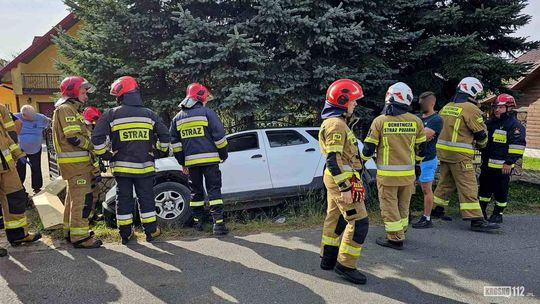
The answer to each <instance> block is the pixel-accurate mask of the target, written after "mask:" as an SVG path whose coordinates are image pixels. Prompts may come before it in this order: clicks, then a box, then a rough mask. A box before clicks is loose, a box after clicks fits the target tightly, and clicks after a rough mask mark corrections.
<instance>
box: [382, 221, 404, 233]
mask: <svg viewBox="0 0 540 304" xmlns="http://www.w3.org/2000/svg"><path fill="white" fill-rule="evenodd" d="M384 230H386V231H387V232H397V231H401V230H403V225H402V224H401V220H399V221H396V222H384Z"/></svg>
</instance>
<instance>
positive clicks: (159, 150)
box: [92, 76, 169, 245]
mask: <svg viewBox="0 0 540 304" xmlns="http://www.w3.org/2000/svg"><path fill="white" fill-rule="evenodd" d="M111 95H114V96H116V100H117V103H118V106H117V107H115V108H113V109H111V110H109V111H107V112H105V113H104V114H103V116H102V117H101V118H100V119H99V120H98V122H97V124H96V127H95V128H94V132H93V133H92V143H93V144H94V148H95V151H96V154H97V155H98V156H99V157H100V158H101V159H103V160H108V161H110V163H109V165H110V167H111V170H112V173H113V175H114V178H115V179H116V184H117V186H116V189H117V201H118V203H117V205H116V220H117V223H118V228H119V231H120V237H121V239H122V244H124V245H126V244H127V243H128V242H129V240H130V239H131V238H132V237H133V211H134V206H135V199H134V198H133V188H135V193H136V194H137V203H138V205H139V206H138V207H139V214H140V218H141V223H142V226H143V230H144V233H145V234H146V241H147V242H151V241H153V240H154V239H155V238H156V237H158V236H159V235H161V230H160V228H159V227H158V224H157V215H156V203H155V200H154V191H153V187H154V176H155V168H154V160H155V159H156V158H160V157H165V156H167V154H168V151H169V132H168V130H167V127H166V126H165V125H164V124H163V123H162V122H161V119H160V118H159V116H158V115H157V114H156V113H154V112H153V111H152V110H150V109H148V108H145V107H144V106H143V100H142V97H141V93H140V89H139V84H138V83H137V81H136V80H135V78H133V77H131V76H123V77H120V78H118V79H117V80H116V81H115V82H114V83H113V84H112V85H111ZM107 137H109V138H110V142H111V144H110V149H109V147H108V140H107ZM154 148H155V152H154ZM111 151H112V152H111Z"/></svg>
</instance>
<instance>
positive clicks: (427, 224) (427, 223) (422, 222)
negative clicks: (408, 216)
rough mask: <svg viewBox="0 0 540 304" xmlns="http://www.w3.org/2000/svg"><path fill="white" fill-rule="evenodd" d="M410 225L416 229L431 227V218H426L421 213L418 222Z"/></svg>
mask: <svg viewBox="0 0 540 304" xmlns="http://www.w3.org/2000/svg"><path fill="white" fill-rule="evenodd" d="M412 227H413V228H416V229H426V228H433V223H432V222H431V219H429V220H428V219H427V218H426V216H424V215H422V217H421V218H420V219H419V220H418V222H416V223H414V224H412Z"/></svg>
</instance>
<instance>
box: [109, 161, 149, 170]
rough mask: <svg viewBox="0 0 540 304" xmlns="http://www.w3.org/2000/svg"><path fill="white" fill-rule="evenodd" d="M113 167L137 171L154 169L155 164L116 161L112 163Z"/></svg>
mask: <svg viewBox="0 0 540 304" xmlns="http://www.w3.org/2000/svg"><path fill="white" fill-rule="evenodd" d="M110 165H111V167H125V168H135V169H141V168H147V167H153V166H154V162H151V161H149V162H144V163H132V162H126V161H115V162H111V163H110Z"/></svg>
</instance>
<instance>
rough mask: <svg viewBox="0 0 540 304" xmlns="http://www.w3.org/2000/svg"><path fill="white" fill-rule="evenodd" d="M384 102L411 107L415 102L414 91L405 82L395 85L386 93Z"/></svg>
mask: <svg viewBox="0 0 540 304" xmlns="http://www.w3.org/2000/svg"><path fill="white" fill-rule="evenodd" d="M384 101H385V102H386V103H392V102H397V103H401V104H404V105H407V106H410V105H411V103H412V101H413V92H412V89H411V88H410V87H409V86H408V85H407V84H405V83H403V82H398V83H394V84H393V85H391V86H390V87H389V88H388V90H387V91H386V96H385V97H384Z"/></svg>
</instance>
